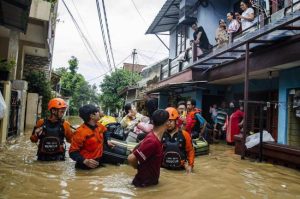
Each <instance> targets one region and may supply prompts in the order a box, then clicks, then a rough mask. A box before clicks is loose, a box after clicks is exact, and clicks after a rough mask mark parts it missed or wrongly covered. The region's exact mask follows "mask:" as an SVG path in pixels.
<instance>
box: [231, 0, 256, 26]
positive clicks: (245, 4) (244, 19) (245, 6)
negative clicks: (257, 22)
mask: <svg viewBox="0 0 300 199" xmlns="http://www.w3.org/2000/svg"><path fill="white" fill-rule="evenodd" d="M240 7H241V9H242V10H243V13H242V15H240V14H239V13H236V14H235V15H236V17H237V18H238V19H239V20H240V21H241V23H242V30H243V31H244V30H246V29H248V28H250V27H251V26H253V25H254V9H253V8H252V7H251V4H250V2H249V1H248V0H242V1H241V4H240Z"/></svg>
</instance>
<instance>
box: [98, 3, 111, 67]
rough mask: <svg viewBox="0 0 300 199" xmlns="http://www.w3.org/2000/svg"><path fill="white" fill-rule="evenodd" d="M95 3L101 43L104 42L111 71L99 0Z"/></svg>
mask: <svg viewBox="0 0 300 199" xmlns="http://www.w3.org/2000/svg"><path fill="white" fill-rule="evenodd" d="M96 4H97V12H98V17H99V22H100V28H101V32H102V38H103V43H104V48H105V54H106V59H107V63H108V66H109V68H110V71H112V67H111V63H110V57H109V52H108V49H107V43H106V38H105V32H104V27H103V21H102V16H101V9H100V6H99V1H98V0H96Z"/></svg>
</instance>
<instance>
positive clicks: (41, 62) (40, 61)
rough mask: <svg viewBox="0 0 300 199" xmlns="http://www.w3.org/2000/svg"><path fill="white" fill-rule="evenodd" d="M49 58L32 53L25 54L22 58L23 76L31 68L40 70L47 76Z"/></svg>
mask: <svg viewBox="0 0 300 199" xmlns="http://www.w3.org/2000/svg"><path fill="white" fill-rule="evenodd" d="M49 64H50V62H49V60H48V57H39V56H33V55H25V59H24V73H23V77H25V76H26V75H27V74H28V73H29V72H30V71H32V70H40V71H44V72H45V73H46V76H47V77H48V76H49Z"/></svg>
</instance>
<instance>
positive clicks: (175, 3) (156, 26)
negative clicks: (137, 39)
mask: <svg viewBox="0 0 300 199" xmlns="http://www.w3.org/2000/svg"><path fill="white" fill-rule="evenodd" d="M179 4H180V0H167V1H166V3H165V4H164V5H163V7H162V8H161V9H160V11H159V13H158V14H157V15H156V17H155V19H154V20H153V22H152V24H151V25H150V27H149V28H148V30H147V32H146V34H156V33H160V32H166V31H170V30H171V29H172V28H173V27H174V26H176V25H177V24H178V20H179Z"/></svg>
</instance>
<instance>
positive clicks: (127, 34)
mask: <svg viewBox="0 0 300 199" xmlns="http://www.w3.org/2000/svg"><path fill="white" fill-rule="evenodd" d="M99 1H100V2H101V0H99ZM133 1H134V2H135V4H136V6H137V8H138V10H139V11H140V13H141V15H142V17H143V18H144V20H145V21H144V20H143V19H142V18H141V17H140V15H139V14H138V12H137V11H136V9H135V8H134V5H133V3H132V0H106V1H105V4H106V13H107V18H108V24H109V29H110V37H111V42H112V47H113V52H114V57H115V62H116V64H119V63H120V62H121V61H122V60H124V59H125V58H126V57H128V56H129V55H130V53H131V52H132V50H133V49H134V48H136V49H137V52H138V56H137V63H139V64H151V63H154V62H157V61H159V60H161V59H163V58H165V57H167V56H168V51H167V49H166V48H165V47H164V46H163V45H162V43H161V42H160V41H159V40H158V39H157V38H156V37H155V36H154V35H145V32H146V30H147V29H148V27H149V26H150V24H151V23H152V21H153V19H154V17H155V16H156V15H157V13H158V12H159V10H160V8H161V7H162V5H163V4H164V2H165V0H133ZM65 2H66V4H67V5H68V7H69V9H70V10H71V12H72V14H73V16H74V17H75V19H76V21H77V22H78V24H79V25H80V27H81V29H82V31H83V32H84V33H85V35H86V37H87V38H88V40H89V41H90V43H91V45H92V47H93V49H94V50H95V52H96V53H97V55H98V56H99V57H100V58H101V61H102V62H104V64H105V65H107V62H106V55H105V50H104V47H103V46H104V45H103V40H102V35H101V29H100V25H99V20H98V19H99V18H98V15H97V7H96V0H65ZM74 4H75V6H76V7H75V6H74ZM76 9H77V10H78V12H77V11H76ZM78 13H79V14H80V16H81V19H82V21H83V23H82V21H81V19H80V17H79V15H78ZM58 19H59V22H58V23H57V25H56V36H55V45H54V55H53V65H52V66H53V68H57V67H67V66H68V63H67V61H68V60H69V59H70V57H71V56H72V55H73V56H75V57H77V58H78V59H79V73H81V74H83V75H84V76H85V78H86V80H90V79H93V78H95V77H97V76H100V75H102V74H105V73H107V71H108V68H107V67H105V66H101V65H100V64H99V63H98V62H96V61H95V59H93V58H92V57H91V56H90V55H89V53H88V51H87V49H86V48H85V46H84V44H83V42H82V40H81V38H80V36H79V33H78V32H77V30H76V28H75V26H74V24H73V22H72V20H71V17H70V16H69V14H68V13H67V10H66V8H65V7H64V5H63V3H62V2H61V1H59V7H58ZM163 39H164V40H165V42H166V43H167V45H168V38H166V37H165V38H163ZM125 62H130V63H131V62H132V57H131V56H130V57H129V58H128V59H127V60H126V61H125ZM121 66H122V64H120V65H119V66H118V67H121ZM101 80H102V77H101V78H98V79H95V80H92V81H90V83H91V84H93V83H96V84H99V83H100V82H101Z"/></svg>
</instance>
